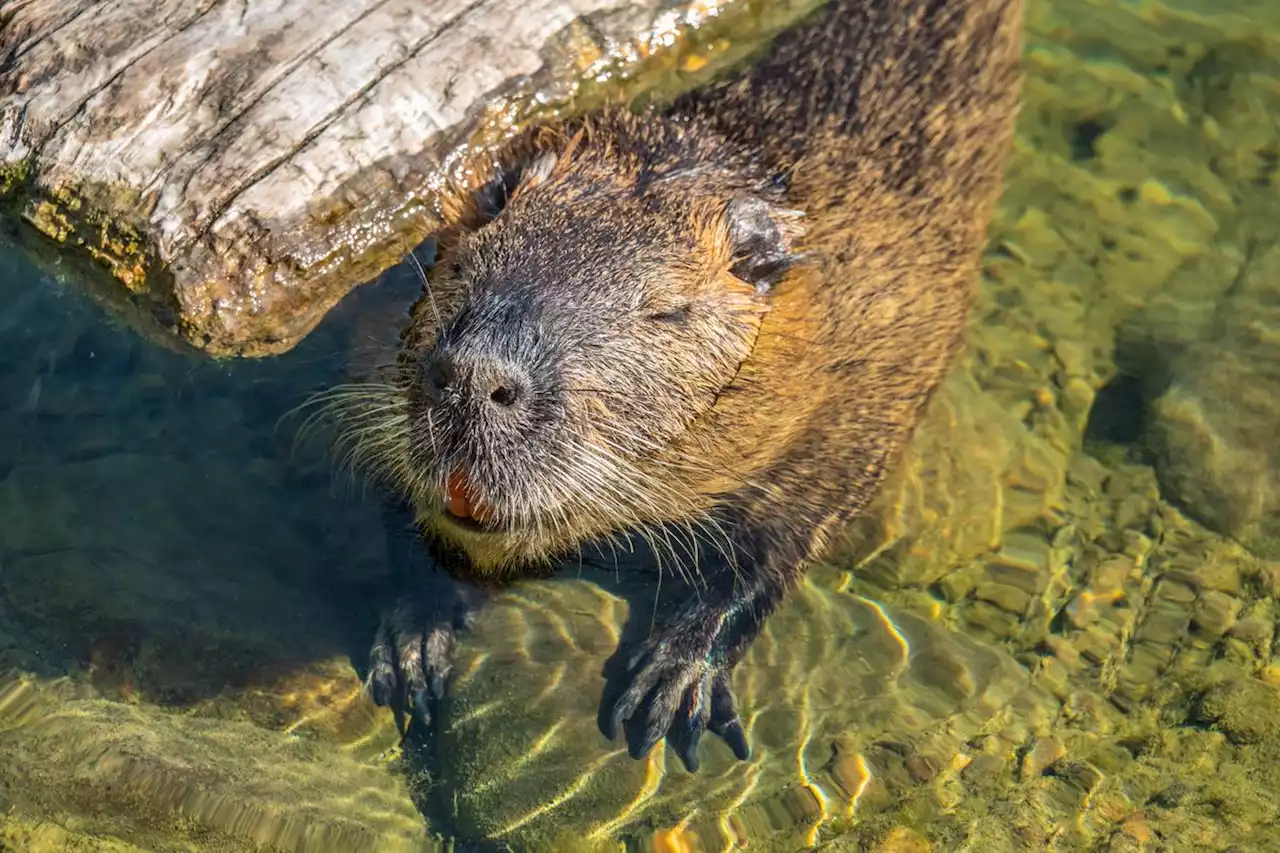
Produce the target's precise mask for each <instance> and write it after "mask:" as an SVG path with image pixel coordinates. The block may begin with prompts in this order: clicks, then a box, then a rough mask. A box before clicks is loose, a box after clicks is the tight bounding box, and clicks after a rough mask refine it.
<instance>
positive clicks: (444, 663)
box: [365, 598, 469, 726]
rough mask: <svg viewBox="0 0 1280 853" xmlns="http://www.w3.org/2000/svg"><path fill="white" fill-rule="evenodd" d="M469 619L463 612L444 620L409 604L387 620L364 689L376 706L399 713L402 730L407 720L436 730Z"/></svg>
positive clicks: (404, 602)
mask: <svg viewBox="0 0 1280 853" xmlns="http://www.w3.org/2000/svg"><path fill="white" fill-rule="evenodd" d="M468 617H469V614H468V612H467V611H466V610H464V609H462V608H457V609H455V610H454V612H451V613H448V614H440V613H439V612H438V611H437V609H436V608H427V607H423V606H422V605H421V604H418V603H417V602H415V601H414V600H412V599H407V598H406V599H402V600H401V601H399V602H397V604H396V606H395V607H394V608H393V609H392V610H390V611H389V612H388V613H387V614H386V615H385V616H384V617H383V619H382V623H381V624H380V625H379V626H378V633H377V636H376V637H375V639H374V642H373V647H372V648H371V649H370V650H369V674H368V676H367V677H366V679H365V687H366V689H367V690H368V691H369V694H370V695H371V696H372V697H373V701H374V703H375V704H376V705H379V706H381V707H384V708H385V707H389V708H391V709H392V710H393V711H394V712H395V713H396V720H397V724H398V725H399V724H400V721H401V719H402V718H403V715H405V714H407V715H408V716H409V718H410V720H411V721H416V722H418V723H420V724H421V725H423V726H429V725H430V724H431V720H432V718H433V717H434V716H435V709H436V707H437V705H438V703H439V702H440V700H441V699H443V698H444V695H445V688H446V685H447V684H448V681H449V675H450V673H451V672H452V671H453V655H454V649H455V647H456V645H457V631H458V630H460V629H462V628H465V627H466V625H467V619H468Z"/></svg>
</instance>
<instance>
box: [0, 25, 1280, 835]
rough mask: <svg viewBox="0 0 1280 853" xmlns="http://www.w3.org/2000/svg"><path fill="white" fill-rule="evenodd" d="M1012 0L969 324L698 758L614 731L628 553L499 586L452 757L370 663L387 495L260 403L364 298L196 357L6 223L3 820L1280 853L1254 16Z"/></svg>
mask: <svg viewBox="0 0 1280 853" xmlns="http://www.w3.org/2000/svg"><path fill="white" fill-rule="evenodd" d="M1027 21H1028V32H1029V37H1028V54H1027V56H1028V61H1027V69H1028V80H1027V86H1026V107H1025V110H1024V116H1023V120H1022V124H1021V127H1020V134H1019V141H1018V150H1017V151H1016V153H1015V156H1014V158H1013V161H1012V163H1011V165H1010V177H1009V185H1008V189H1007V192H1006V197H1005V199H1004V202H1003V204H1002V205H1001V209H1000V211H999V214H998V215H997V218H996V220H995V222H993V225H992V242H991V248H990V250H989V252H988V255H987V258H986V262H985V265H984V278H983V291H982V297H981V299H980V302H979V306H978V308H977V310H976V312H975V324H974V329H973V333H972V334H971V336H970V348H969V353H968V355H967V356H966V359H965V361H964V362H963V363H962V364H960V365H958V367H957V370H956V372H955V375H954V376H953V377H952V379H951V380H950V381H949V383H948V384H947V386H946V388H945V389H944V390H943V392H942V393H941V395H940V397H939V399H938V401H937V403H936V405H935V406H934V407H933V410H932V411H931V414H930V417H929V420H928V422H927V423H926V424H925V426H924V428H923V429H922V431H921V434H920V436H919V438H918V440H917V442H916V444H915V445H914V447H913V451H912V453H911V454H910V456H909V457H908V458H907V459H906V460H904V463H903V465H902V466H901V470H900V472H899V474H898V476H897V477H896V478H895V479H894V480H893V482H891V483H890V484H889V485H888V487H887V488H886V491H885V495H884V497H883V499H882V500H881V501H880V502H879V503H878V505H877V507H876V508H875V510H874V511H873V512H872V513H870V514H869V516H868V518H867V519H865V520H863V521H862V522H860V523H859V524H858V525H857V526H856V528H855V529H854V530H853V531H851V534H852V535H851V536H850V539H849V542H848V543H847V545H846V546H845V547H844V548H843V549H842V550H841V551H840V552H839V553H837V554H835V555H833V557H832V560H831V566H829V567H825V568H823V569H821V570H818V571H815V572H814V573H813V575H812V577H811V580H810V583H808V584H807V585H806V587H805V588H804V589H803V590H802V591H801V592H800V594H799V595H797V597H796V599H795V601H794V602H793V603H792V605H791V606H790V607H789V608H788V609H787V610H785V611H784V612H783V613H781V614H779V616H778V617H777V618H776V619H775V620H774V621H773V622H771V624H770V625H769V628H768V630H767V632H766V635H765V636H764V637H763V638H762V639H761V641H760V642H759V643H758V644H757V646H756V648H755V649H754V650H753V653H752V656H751V658H750V659H749V660H748V661H747V662H746V663H745V664H744V666H743V667H742V669H741V671H740V673H739V676H738V681H737V683H736V690H737V692H738V695H739V698H740V701H741V703H742V706H743V708H744V710H745V712H746V714H747V716H748V724H749V726H750V729H751V737H752V741H753V744H754V745H755V747H756V756H755V757H754V758H753V761H752V762H751V763H749V764H747V765H740V764H736V763H733V762H731V761H730V760H729V759H728V756H727V752H726V751H725V750H724V749H723V748H722V747H721V746H720V745H718V744H709V745H708V746H706V747H704V752H705V759H704V762H705V763H704V768H703V771H702V773H701V774H700V775H699V776H698V777H691V776H689V775H688V774H685V773H684V772H683V770H681V769H679V767H678V763H677V762H676V761H675V760H674V757H673V758H672V760H671V763H670V766H669V767H668V766H667V759H666V757H665V756H664V755H662V754H661V753H659V754H658V755H656V756H655V758H654V759H653V761H651V762H647V763H636V762H632V761H631V760H630V759H628V758H626V757H625V755H621V754H619V752H618V751H617V749H616V747H613V746H611V745H609V744H607V743H605V742H604V741H603V739H602V738H600V736H599V735H598V733H597V732H596V731H595V705H596V703H597V701H598V697H599V691H600V687H601V679H600V678H599V672H600V665H601V664H602V663H603V661H604V659H605V658H607V657H608V655H609V654H610V653H611V652H612V649H613V646H614V644H615V642H616V639H617V635H618V633H619V632H620V631H622V630H624V628H625V624H626V621H627V612H628V603H627V601H628V598H630V600H631V602H632V603H635V602H636V601H637V600H640V599H642V598H643V596H639V597H637V596H634V595H629V593H630V592H631V591H630V590H627V589H620V588H619V586H618V584H617V583H616V582H615V580H614V577H613V575H612V573H609V572H604V573H600V574H599V575H598V576H597V575H594V574H591V573H586V574H583V575H579V573H577V572H573V573H571V576H570V577H567V578H563V579H560V580H559V581H557V582H553V583H548V584H530V585H527V586H525V587H522V588H520V589H518V590H514V591H512V592H511V593H510V594H508V595H507V596H506V597H505V598H503V599H502V600H500V601H499V602H498V603H497V605H496V606H495V607H494V609H493V610H492V611H491V612H490V613H489V614H487V615H486V617H485V619H483V620H481V622H480V623H479V624H478V626H477V629H476V632H475V634H474V635H473V636H472V637H471V638H470V639H469V641H468V642H467V644H466V646H465V647H464V649H463V652H462V659H461V660H460V663H459V670H460V678H459V680H458V683H457V684H456V685H455V689H454V699H453V703H452V705H451V706H450V708H449V709H448V711H447V721H446V727H445V730H444V732H443V733H442V735H441V737H440V739H439V741H438V747H439V749H438V750H437V751H436V753H435V754H431V752H430V751H429V750H426V751H422V752H419V751H417V750H415V749H410V750H409V751H408V752H407V753H402V752H401V751H400V750H399V749H398V748H397V737H396V733H395V731H394V728H393V726H392V723H391V720H390V718H389V715H387V714H385V713H379V712H377V711H376V710H375V709H372V708H371V707H370V705H369V703H368V701H367V700H366V699H364V698H362V697H361V696H360V695H359V691H358V681H357V676H356V674H355V671H354V669H353V667H352V659H353V658H354V659H355V660H356V661H361V660H362V657H363V654H364V650H365V648H366V647H367V643H368V639H369V632H370V630H371V628H372V625H373V613H372V610H373V609H374V607H375V606H376V604H377V603H379V602H380V600H381V599H380V596H381V595H383V594H384V593H385V591H386V590H385V587H386V584H387V580H388V574H389V572H388V565H387V554H386V553H385V550H384V540H383V535H382V530H381V526H380V522H379V519H378V517H377V515H376V513H375V512H374V511H373V508H372V506H371V504H370V503H369V502H367V501H364V500H362V498H361V495H360V494H359V492H358V490H353V489H347V488H345V487H344V484H343V482H342V481H340V480H339V481H336V482H335V480H334V478H333V477H332V476H331V466H330V465H329V463H328V462H327V460H326V459H325V457H324V456H323V453H322V450H323V448H320V447H312V448H303V449H302V450H300V451H299V452H297V453H293V452H292V451H293V449H294V447H293V445H294V441H293V432H292V429H291V427H290V426H289V425H288V424H286V426H285V427H283V428H278V426H277V422H278V419H279V418H280V416H281V415H282V414H283V413H285V412H286V411H288V410H289V409H290V408H291V407H292V406H294V405H296V404H297V403H298V402H299V401H300V400H301V399H302V398H304V397H305V395H306V394H307V393H308V392H309V391H310V390H313V389H315V388H319V387H323V386H325V385H326V384H328V383H331V382H333V381H336V379H337V378H338V377H340V376H341V373H342V369H343V365H344V363H345V361H346V358H347V353H348V352H349V347H350V343H349V341H350V340H351V339H352V337H353V336H354V338H355V339H356V340H358V341H360V342H361V343H360V344H359V346H361V347H363V346H365V345H366V343H367V338H366V336H365V334H366V333H365V331H364V330H360V331H357V332H354V333H353V332H352V331H351V329H352V324H353V320H354V319H355V318H356V317H357V316H359V315H360V314H361V313H362V311H361V310H360V309H361V306H359V305H356V304H347V305H344V306H343V307H342V308H341V309H339V311H338V312H337V313H336V314H335V315H334V317H332V318H331V320H330V322H328V323H326V325H325V327H324V328H322V329H321V330H319V331H318V332H317V333H316V334H315V335H314V336H313V337H312V338H310V339H309V340H308V341H306V342H305V343H304V344H303V345H302V346H301V347H299V349H298V350H297V351H296V352H294V353H291V354H290V355H288V356H285V357H283V358H280V359H277V360H272V361H265V362H247V363H236V364H208V363H205V362H200V361H196V360H192V359H190V358H188V357H185V356H181V355H177V354H174V353H170V352H167V351H164V350H160V349H158V348H156V347H154V346H152V345H150V344H147V343H145V342H143V341H142V340H140V339H138V338H137V337H136V336H135V335H132V334H131V333H129V332H127V331H125V330H122V329H118V328H116V327H114V326H113V325H112V324H111V323H109V322H108V321H107V320H106V319H105V318H104V316H103V315H102V313H101V312H100V311H99V310H98V309H97V308H96V306H94V305H92V304H90V303H89V302H88V301H87V300H86V299H84V298H83V297H81V296H80V295H78V293H76V292H75V291H72V290H68V289H66V288H64V287H63V286H60V285H58V284H56V283H55V282H54V281H52V280H51V279H49V278H48V277H47V276H45V275H44V274H43V273H42V272H41V271H39V270H38V269H37V268H35V267H33V266H31V265H30V264H29V263H28V262H27V261H25V260H24V259H23V258H22V257H21V256H20V255H19V254H18V253H17V252H15V251H14V250H12V249H11V248H9V247H7V246H5V245H3V244H0V304H3V305H5V306H6V309H5V311H4V312H3V314H2V315H0V400H3V401H4V405H3V406H0V435H3V441H0V509H2V510H3V515H2V516H0V517H3V519H4V521H3V523H0V670H4V671H8V672H10V675H8V676H6V677H5V678H4V679H3V680H2V681H0V815H3V817H0V847H2V846H5V845H7V846H8V847H12V848H14V849H18V850H27V849H33V850H64V849H83V850H103V849H110V850H135V849H143V850H179V849H183V850H185V849H208V850H228V851H230V850H245V849H254V846H255V845H257V846H258V847H260V848H265V849H276V850H287V851H294V850H334V851H347V850H402V849H403V850H412V849H432V847H433V846H434V842H433V841H432V840H431V839H430V838H429V837H428V830H427V829H426V828H425V827H424V820H423V817H422V814H423V813H425V814H426V815H427V816H428V819H429V820H430V822H431V827H432V829H433V830H434V831H437V832H441V833H444V834H457V835H461V836H464V837H466V838H470V839H479V838H490V839H496V840H497V841H498V843H503V844H508V845H510V847H511V848H512V849H515V850H533V849H546V850H572V849H575V848H577V849H610V845H611V842H612V840H615V839H622V840H624V841H625V842H626V843H627V844H629V845H630V847H631V848H632V849H642V850H651V849H652V850H698V849H708V850H719V849H724V848H725V847H726V845H729V844H732V843H735V842H737V841H740V840H749V841H750V847H749V848H748V849H753V850H755V849H759V850H794V849H801V848H803V847H804V846H805V845H807V844H811V843H822V844H825V845H827V849H834V850H864V849H869V850H883V851H915V850H928V849H935V850H970V851H979V853H985V852H986V851H1004V850H1011V851H1012V850H1018V851H1022V850H1108V851H1111V850H1114V851H1127V850H1171V851H1181V850H1190V851H1199V850H1214V851H1218V850H1222V851H1225V850H1229V849H1235V850H1260V851H1266V850H1273V849H1280V827H1278V826H1277V824H1278V823H1280V815H1278V811H1277V810H1278V806H1277V803H1278V802H1280V797H1277V793H1280V770H1278V769H1277V768H1280V760H1278V759H1280V729H1277V728H1276V720H1278V719H1280V688H1278V687H1277V685H1278V684H1280V656H1278V655H1276V654H1275V652H1274V650H1273V649H1274V637H1275V633H1276V626H1277V623H1278V621H1280V613H1278V612H1277V608H1276V594H1277V592H1278V591H1280V568H1278V565H1277V563H1276V562H1275V561H1276V559H1277V557H1280V550H1278V549H1277V546H1276V542H1277V538H1278V536H1277V530H1278V529H1280V527H1278V525H1277V523H1276V518H1277V510H1276V506H1275V501H1276V495H1277V494H1280V491H1278V489H1277V486H1278V485H1280V476H1278V475H1277V470H1278V469H1277V464H1278V463H1280V452H1278V448H1277V444H1276V441H1275V437H1274V425H1275V423H1276V422H1277V415H1280V412H1278V411H1277V409H1280V315H1277V306H1280V248H1278V246H1280V240H1277V237H1278V236H1280V225H1278V224H1277V223H1280V195H1278V194H1277V191H1276V186H1275V182H1276V180H1277V174H1276V173H1277V163H1278V162H1280V10H1278V9H1277V8H1276V7H1274V6H1273V5H1272V4H1268V3H1246V2H1237V3H1231V4H1225V5H1224V4H1217V3H1207V2H1203V3H1195V2H1192V0H1178V2H1172V1H1170V2H1164V3H1159V2H1146V3H1121V2H1109V3H1104V2H1083V1H1082V0H1081V2H1071V0H1061V2H1057V3H1043V2H1030V3H1029V4H1028V7H1027ZM411 286H412V282H411V281H409V280H408V279H407V277H406V276H405V275H403V274H397V275H395V276H393V277H392V280H391V282H390V285H389V287H388V288H387V289H388V290H389V291H390V292H389V293H388V295H387V299H388V300H389V301H391V302H395V301H396V298H397V297H398V294H399V293H400V292H403V291H405V290H407V289H411ZM369 298H371V299H374V301H377V302H381V301H382V300H381V296H380V295H376V296H375V295H371V296H370V297H369ZM365 310H367V307H366V308H365Z"/></svg>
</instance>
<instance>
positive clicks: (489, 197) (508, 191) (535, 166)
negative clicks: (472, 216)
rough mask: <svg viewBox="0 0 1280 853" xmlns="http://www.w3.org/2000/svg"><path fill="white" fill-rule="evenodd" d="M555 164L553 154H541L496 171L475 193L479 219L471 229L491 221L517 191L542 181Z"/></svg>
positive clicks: (555, 159) (554, 154) (556, 159)
mask: <svg viewBox="0 0 1280 853" xmlns="http://www.w3.org/2000/svg"><path fill="white" fill-rule="evenodd" d="M558 160H559V155H557V154H556V152H555V151H544V152H543V153H542V154H539V155H538V156H537V157H536V158H534V159H533V160H531V161H530V162H528V163H526V164H524V165H521V166H518V167H508V168H505V169H499V170H498V171H497V172H496V173H495V174H494V175H493V177H492V178H490V179H489V180H488V181H486V182H485V183H483V184H481V185H480V186H479V187H477V188H476V190H475V203H476V214H477V217H478V219H479V221H478V222H477V223H475V225H476V226H479V225H483V224H485V223H486V222H491V221H493V219H494V218H495V217H497V215H498V214H499V213H501V212H502V209H503V208H504V207H506V206H507V202H508V201H510V200H511V196H512V195H513V194H514V193H515V192H516V190H517V188H519V187H525V186H533V185H535V184H540V183H542V182H543V181H545V180H546V179H547V178H548V177H550V176H551V173H552V171H554V170H555V167H556V162H557V161H558Z"/></svg>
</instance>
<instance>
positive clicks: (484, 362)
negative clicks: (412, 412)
mask: <svg viewBox="0 0 1280 853" xmlns="http://www.w3.org/2000/svg"><path fill="white" fill-rule="evenodd" d="M424 370H425V376H424V380H425V385H426V392H427V395H428V396H429V397H430V398H431V400H432V402H435V403H439V402H441V401H442V400H444V399H445V398H446V397H447V396H449V395H450V394H457V395H459V397H461V398H462V399H464V400H467V399H469V400H474V401H476V402H478V403H480V404H482V405H488V406H492V407H494V408H499V409H511V408H514V407H515V406H516V405H518V404H519V403H520V402H521V401H522V400H523V399H524V397H525V395H526V393H527V391H528V386H529V380H528V377H527V376H526V375H525V373H524V372H523V371H522V370H520V369H519V368H517V367H516V366H515V365H512V364H509V363H507V362H505V361H503V360H502V359H499V358H490V357H485V356H478V355H462V354H459V353H437V354H436V355H434V356H433V357H431V358H430V359H429V360H428V361H427V363H426V364H425V365H424Z"/></svg>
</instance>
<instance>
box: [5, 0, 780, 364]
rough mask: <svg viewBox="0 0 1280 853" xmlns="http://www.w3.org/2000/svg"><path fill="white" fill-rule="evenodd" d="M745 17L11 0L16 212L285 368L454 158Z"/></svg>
mask: <svg viewBox="0 0 1280 853" xmlns="http://www.w3.org/2000/svg"><path fill="white" fill-rule="evenodd" d="M725 2H727V0H721V2H719V3H717V2H716V0H700V2H693V3H672V2H671V0H0V195H6V194H7V195H8V197H9V199H10V205H9V206H10V207H11V208H16V209H17V210H18V213H19V214H20V215H21V216H22V217H23V218H25V219H26V220H27V221H28V222H30V223H31V224H33V225H35V226H36V227H37V228H38V229H39V230H41V231H42V232H44V233H45V234H47V235H48V236H50V237H52V238H54V239H56V240H60V241H63V242H64V243H67V244H70V245H71V246H74V247H77V248H78V249H79V250H80V251H84V252H87V253H89V254H90V255H92V256H93V257H95V258H97V259H98V261H100V262H101V264H102V265H105V267H106V268H107V269H108V270H109V271H110V272H111V274H112V277H113V279H114V284H113V286H115V287H116V288H118V289H127V291H128V293H129V295H130V297H131V298H132V299H133V300H134V301H135V302H142V303H143V304H145V305H146V307H147V309H148V310H149V311H150V312H151V313H152V314H153V315H155V316H156V317H157V318H158V319H159V320H160V321H161V323H162V324H164V325H165V326H167V327H169V328H170V329H172V330H173V331H174V332H176V333H177V334H178V335H179V336H180V337H181V338H183V339H185V340H187V341H188V342H190V343H192V344H194V345H195V346H196V347H198V348H201V349H204V350H206V351H208V352H210V353H212V354H214V355H228V354H235V355H263V354H268V353H275V352H281V351H283V350H286V349H288V348H290V347H291V346H293V345H294V344H295V343H296V342H297V341H298V340H299V339H300V338H301V337H302V336H303V335H304V334H305V333H306V332H307V331H309V330H310V329H311V328H312V327H314V325H315V324H316V323H317V322H318V321H319V319H320V318H321V317H322V316H323V315H324V313H325V312H326V311H327V310H328V309H329V308H330V307H332V306H333V305H334V304H335V303H336V302H337V301H338V300H339V299H340V298H341V297H342V296H343V295H344V294H345V293H346V292H347V291H348V290H350V288H351V287H353V286H354V285H356V284H358V283H360V282H361V281H366V280H368V279H370V278H372V277H374V276H375V275H377V273H379V272H381V271H382V270H383V269H385V268H386V267H388V266H390V265H392V264H393V263H395V262H396V261H397V260H398V259H399V258H400V257H402V256H403V254H404V252H405V251H406V250H407V249H408V248H409V247H411V246H412V245H414V244H415V243H416V242H418V241H420V240H421V239H422V238H423V237H424V236H426V234H427V233H428V232H429V230H430V226H431V222H432V221H433V217H432V213H431V192H430V186H431V182H432V180H433V179H434V178H437V177H438V176H439V174H440V170H441V169H442V168H443V167H444V166H445V165H447V162H446V161H447V158H448V156H449V154H450V152H453V151H456V150H458V148H459V146H460V145H462V144H463V143H468V142H472V143H474V142H475V140H476V139H477V138H478V136H484V135H485V134H486V133H494V132H498V131H500V130H501V129H502V128H504V127H509V126H510V125H511V123H512V121H514V120H517V119H518V118H519V116H520V114H521V112H522V111H527V109H528V108H529V107H530V106H531V105H533V106H537V105H540V104H541V105H546V104H551V105H555V104H563V103H565V102H566V100H567V99H568V98H569V97H570V96H572V95H573V94H574V93H575V92H576V91H577V84H578V82H579V81H582V80H584V79H594V78H596V77H598V76H599V75H600V74H601V73H602V72H606V71H608V72H610V73H613V74H615V75H616V74H617V72H618V71H619V69H626V68H628V67H635V66H636V63H638V62H641V61H642V60H644V59H645V58H646V57H651V56H652V54H653V52H654V50H655V49H657V50H662V49H663V48H664V47H665V46H670V45H671V44H672V43H673V35H675V34H677V33H680V32H682V31H686V30H687V29H688V28H690V27H697V26H698V25H699V24H701V23H702V22H703V21H706V20H708V19H709V18H711V17H715V16H716V15H717V14H718V13H720V12H721V11H722V10H723V7H724V5H725ZM742 5H743V6H746V5H747V4H745V3H743V4H742ZM779 5H780V6H787V5H789V4H788V3H781V4H779ZM791 5H796V4H794V3H792V4H791ZM676 41H678V40H676ZM622 76H623V77H625V76H626V74H623V75H622ZM121 285H123V288H120V286H121Z"/></svg>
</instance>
